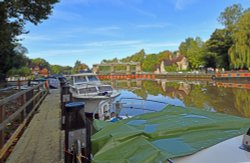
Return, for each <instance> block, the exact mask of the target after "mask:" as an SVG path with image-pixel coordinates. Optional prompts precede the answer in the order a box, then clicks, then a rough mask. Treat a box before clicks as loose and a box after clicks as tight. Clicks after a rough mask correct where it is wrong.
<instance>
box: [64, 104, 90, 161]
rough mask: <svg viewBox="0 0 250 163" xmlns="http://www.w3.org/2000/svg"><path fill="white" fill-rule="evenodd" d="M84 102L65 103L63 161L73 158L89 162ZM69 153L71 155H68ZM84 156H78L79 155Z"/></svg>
mask: <svg viewBox="0 0 250 163" xmlns="http://www.w3.org/2000/svg"><path fill="white" fill-rule="evenodd" d="M84 105H85V104H84V103H82V102H70V103H67V104H66V105H65V111H66V112H65V115H66V125H65V149H66V151H67V152H66V153H65V162H66V163H68V162H72V160H75V159H81V160H78V161H79V162H83V163H84V162H86V163H89V162H90V146H91V145H90V128H89V126H90V125H88V121H87V119H86V116H85V112H84V110H83V109H84ZM69 153H71V155H69ZM82 155H83V156H85V157H80V158H79V156H82ZM86 158H87V159H86Z"/></svg>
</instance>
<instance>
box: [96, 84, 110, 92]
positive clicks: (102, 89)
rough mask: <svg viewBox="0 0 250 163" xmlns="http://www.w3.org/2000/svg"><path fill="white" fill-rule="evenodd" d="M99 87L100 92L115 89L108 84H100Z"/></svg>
mask: <svg viewBox="0 0 250 163" xmlns="http://www.w3.org/2000/svg"><path fill="white" fill-rule="evenodd" d="M98 89H99V91H100V92H105V91H112V90H113V89H112V87H111V86H108V85H107V86H99V87H98Z"/></svg>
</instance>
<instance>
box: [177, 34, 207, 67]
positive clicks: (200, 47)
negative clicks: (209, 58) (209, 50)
mask: <svg viewBox="0 0 250 163" xmlns="http://www.w3.org/2000/svg"><path fill="white" fill-rule="evenodd" d="M179 51H180V53H181V54H183V55H185V56H186V57H187V58H188V61H189V66H190V68H192V69H197V68H199V66H200V65H203V64H204V55H205V46H204V42H203V41H202V40H201V38H200V37H196V38H195V39H194V38H187V39H186V40H185V42H182V43H181V44H180V46H179Z"/></svg>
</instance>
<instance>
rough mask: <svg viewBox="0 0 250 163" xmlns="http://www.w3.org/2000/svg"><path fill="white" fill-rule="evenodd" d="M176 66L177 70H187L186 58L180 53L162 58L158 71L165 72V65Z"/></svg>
mask: <svg viewBox="0 0 250 163" xmlns="http://www.w3.org/2000/svg"><path fill="white" fill-rule="evenodd" d="M172 65H176V66H177V71H180V70H187V68H188V59H187V58H186V57H185V56H184V55H182V54H177V55H176V56H175V57H173V58H172V57H170V58H169V59H166V60H163V61H162V62H161V65H160V71H161V72H165V66H172Z"/></svg>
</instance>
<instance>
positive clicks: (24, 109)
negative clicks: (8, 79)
mask: <svg viewBox="0 0 250 163" xmlns="http://www.w3.org/2000/svg"><path fill="white" fill-rule="evenodd" d="M47 93H48V90H47V88H46V85H45V83H41V84H39V85H37V86H34V87H31V88H29V89H27V90H24V91H21V92H18V93H16V94H14V95H11V96H9V97H7V98H4V99H2V100H0V123H1V124H0V149H1V150H0V162H4V161H5V159H6V157H7V156H8V155H9V153H10V150H11V147H12V146H13V145H14V144H15V143H16V141H17V139H18V137H20V135H21V134H22V132H23V131H24V128H25V127H26V126H27V123H28V122H29V120H30V118H31V116H32V115H33V113H34V111H35V110H36V109H37V108H38V106H39V105H40V104H41V102H42V101H43V99H44V98H45V97H46V95H47Z"/></svg>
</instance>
